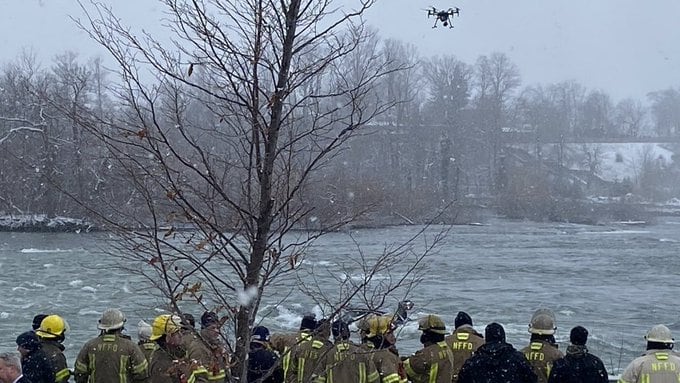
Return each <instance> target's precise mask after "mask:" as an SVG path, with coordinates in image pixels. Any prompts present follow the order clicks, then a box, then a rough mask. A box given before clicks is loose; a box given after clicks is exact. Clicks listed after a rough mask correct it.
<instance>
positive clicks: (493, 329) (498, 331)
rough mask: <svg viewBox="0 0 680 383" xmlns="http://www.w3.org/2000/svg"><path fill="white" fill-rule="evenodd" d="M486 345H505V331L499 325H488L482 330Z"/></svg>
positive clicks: (494, 323)
mask: <svg viewBox="0 0 680 383" xmlns="http://www.w3.org/2000/svg"><path fill="white" fill-rule="evenodd" d="M484 339H486V343H505V329H504V328H503V326H501V325H500V324H498V323H496V322H493V323H489V324H488V325H487V326H486V329H484Z"/></svg>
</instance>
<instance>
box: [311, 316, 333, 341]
mask: <svg viewBox="0 0 680 383" xmlns="http://www.w3.org/2000/svg"><path fill="white" fill-rule="evenodd" d="M314 336H315V337H316V338H317V339H321V340H324V341H327V340H328V338H330V336H331V322H330V321H329V320H328V319H326V318H323V319H321V320H319V322H318V325H317V326H316V330H314Z"/></svg>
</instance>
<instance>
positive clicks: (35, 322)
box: [31, 314, 47, 330]
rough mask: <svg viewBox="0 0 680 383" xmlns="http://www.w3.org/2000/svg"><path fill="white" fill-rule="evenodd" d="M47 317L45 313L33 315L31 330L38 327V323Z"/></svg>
mask: <svg viewBox="0 0 680 383" xmlns="http://www.w3.org/2000/svg"><path fill="white" fill-rule="evenodd" d="M45 318H47V314H38V315H36V316H34V317H33V323H32V324H31V326H32V327H33V330H37V329H39V328H40V325H41V324H42V320H43V319H45Z"/></svg>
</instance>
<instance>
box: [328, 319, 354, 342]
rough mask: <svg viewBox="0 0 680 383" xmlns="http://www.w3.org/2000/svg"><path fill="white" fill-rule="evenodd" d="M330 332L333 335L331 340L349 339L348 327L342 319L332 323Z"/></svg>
mask: <svg viewBox="0 0 680 383" xmlns="http://www.w3.org/2000/svg"><path fill="white" fill-rule="evenodd" d="M331 332H332V333H333V338H335V339H343V340H346V339H349V335H350V332H349V326H348V325H347V323H345V322H344V321H343V320H342V319H338V320H336V321H335V322H333V325H332V326H331Z"/></svg>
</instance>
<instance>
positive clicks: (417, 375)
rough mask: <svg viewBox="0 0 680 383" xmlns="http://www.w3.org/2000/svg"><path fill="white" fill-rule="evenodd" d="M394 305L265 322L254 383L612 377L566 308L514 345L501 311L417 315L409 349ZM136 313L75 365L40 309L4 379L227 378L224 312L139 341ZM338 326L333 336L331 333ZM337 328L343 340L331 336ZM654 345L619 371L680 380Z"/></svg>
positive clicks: (121, 382) (564, 381)
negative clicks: (402, 343)
mask: <svg viewBox="0 0 680 383" xmlns="http://www.w3.org/2000/svg"><path fill="white" fill-rule="evenodd" d="M394 318H395V316H392V315H372V314H371V315H367V316H365V317H363V318H361V319H360V320H358V321H357V323H356V326H357V328H358V330H359V337H360V339H359V342H356V343H355V342H353V341H352V340H351V339H350V337H351V333H350V328H349V323H346V322H344V321H342V320H335V321H330V320H328V319H321V320H317V319H316V317H315V316H314V315H305V316H304V317H303V318H302V320H301V322H300V328H299V331H297V332H296V333H291V334H270V332H269V329H268V328H267V327H264V326H255V327H254V328H253V329H252V332H251V338H250V350H249V353H248V358H247V361H246V363H245V366H246V367H247V371H246V379H247V383H256V382H258V383H259V382H262V383H376V382H378V383H406V382H412V383H495V382H498V383H524V382H527V383H576V382H579V383H590V382H594V383H606V382H608V381H609V377H608V373H607V370H606V368H605V366H604V364H603V363H602V361H601V360H600V359H599V358H598V357H597V356H595V355H593V354H591V353H590V352H589V351H588V348H587V346H586V343H587V341H588V330H587V329H586V328H584V327H582V326H576V327H574V328H573V329H571V331H570V337H569V339H570V345H569V346H568V347H567V349H566V351H565V353H563V352H562V351H561V350H560V349H559V348H558V345H557V342H556V340H555V331H556V329H557V327H556V326H555V316H554V314H553V312H552V311H550V310H547V309H539V310H537V311H536V312H535V313H534V315H533V316H532V318H531V321H530V324H529V333H530V338H529V344H528V345H527V346H526V347H524V348H522V349H520V350H517V349H515V348H514V347H513V346H512V345H511V344H509V343H507V342H506V338H505V329H504V328H503V326H502V325H500V324H498V323H495V322H494V323H490V324H488V325H487V326H486V328H485V331H484V334H481V333H478V332H477V331H476V330H475V329H474V327H473V324H472V318H471V317H470V315H468V314H467V313H465V312H462V311H461V312H459V313H458V315H457V316H456V318H455V321H454V327H453V331H450V330H448V329H447V326H446V324H445V323H444V321H443V320H442V319H441V318H440V317H439V316H437V315H434V314H430V315H426V316H424V317H422V318H420V319H419V320H418V330H419V331H420V332H421V336H420V343H421V344H422V348H421V349H420V350H418V351H417V352H415V353H414V354H413V355H408V356H402V355H400V354H399V352H398V350H397V347H396V346H397V344H396V342H397V339H396V336H395V329H396V328H397V326H398V324H399V321H395V319H394ZM125 324H126V317H125V315H124V314H123V313H122V312H121V311H120V310H118V309H113V308H112V309H107V310H105V311H104V312H103V313H102V316H101V318H100V319H99V321H98V325H97V328H98V329H99V330H100V334H99V335H98V336H96V337H94V338H93V339H91V340H89V341H87V342H86V343H85V344H84V345H83V346H82V348H81V350H80V352H79V353H78V356H77V358H76V361H75V364H74V366H73V369H69V367H68V365H67V361H66V357H65V356H64V353H63V351H64V346H63V345H62V343H63V341H64V339H65V333H66V330H67V325H66V322H65V321H64V319H63V318H62V317H60V316H59V315H42V314H41V315H36V317H35V318H34V320H33V329H32V330H30V331H26V332H24V333H22V334H20V335H19V336H18V337H17V339H16V343H17V349H18V351H19V355H16V354H13V353H2V354H0V383H17V382H18V383H54V382H58V383H66V382H68V381H69V380H71V379H72V380H73V381H75V382H76V383H131V382H150V383H166V382H167V383H170V382H171V383H195V382H210V383H226V382H231V381H239V380H240V379H239V378H238V377H235V376H231V373H230V368H231V367H232V366H233V365H234V364H233V363H236V362H237V361H234V360H230V358H229V353H228V352H227V350H226V347H225V344H224V340H223V338H222V335H221V328H222V325H223V323H222V321H221V320H220V318H219V317H218V315H217V314H216V313H214V312H210V311H206V312H205V313H204V314H203V315H202V316H201V318H200V329H197V328H196V322H195V319H194V317H193V316H192V315H190V314H183V315H181V316H179V315H171V314H163V315H159V316H157V317H156V318H155V319H154V320H153V321H152V323H151V324H147V323H146V322H144V321H140V323H139V324H138V337H139V339H138V341H134V340H132V339H131V338H130V337H129V336H128V335H126V334H125V333H124V328H125ZM331 336H332V337H331ZM331 339H332V340H331ZM645 339H646V342H647V350H646V352H645V353H644V354H643V355H642V356H640V357H638V358H636V359H635V360H633V361H632V362H631V363H630V364H629V365H628V367H627V368H626V369H625V370H624V372H623V374H622V375H621V377H620V378H619V382H620V383H671V382H673V383H678V382H680V357H679V356H678V355H676V354H675V353H674V352H673V351H672V348H673V344H674V340H673V338H672V336H671V332H670V330H669V329H668V328H667V327H666V326H664V325H656V326H654V327H652V328H651V329H650V330H649V332H648V333H647V335H646V337H645Z"/></svg>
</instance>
